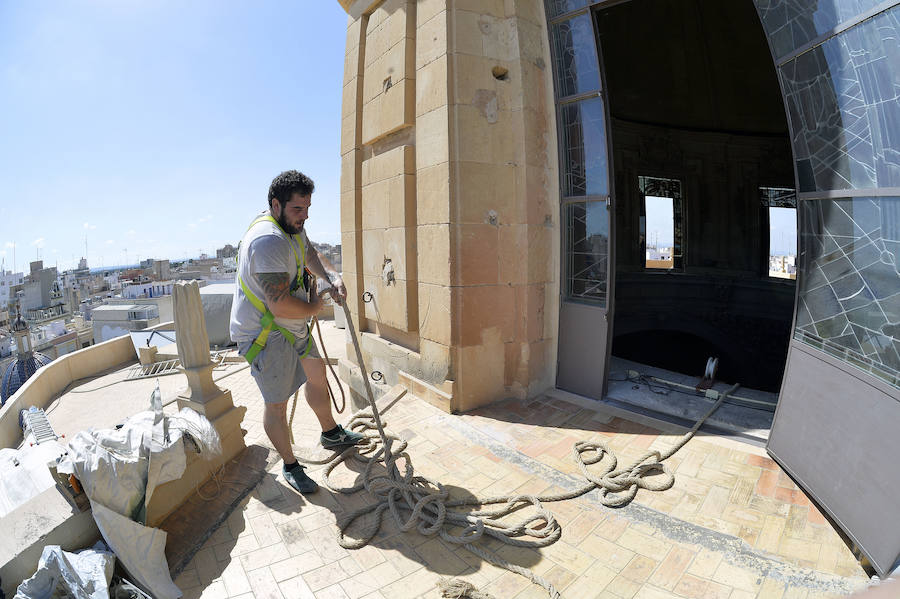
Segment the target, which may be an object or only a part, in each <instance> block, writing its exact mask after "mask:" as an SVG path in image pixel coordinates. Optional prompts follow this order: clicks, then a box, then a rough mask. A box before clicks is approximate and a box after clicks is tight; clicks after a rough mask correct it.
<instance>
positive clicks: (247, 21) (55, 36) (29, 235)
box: [0, 0, 347, 270]
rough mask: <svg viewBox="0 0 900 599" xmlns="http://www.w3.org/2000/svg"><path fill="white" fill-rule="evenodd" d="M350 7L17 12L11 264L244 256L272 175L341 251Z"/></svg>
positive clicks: (0, 226) (10, 75)
mask: <svg viewBox="0 0 900 599" xmlns="http://www.w3.org/2000/svg"><path fill="white" fill-rule="evenodd" d="M346 26H347V15H346V13H344V12H343V10H342V9H341V8H340V5H339V4H338V3H337V1H336V0H294V1H283V2H271V1H263V2H237V1H233V0H215V1H213V0H192V1H191V2H182V1H171V0H153V1H149V0H148V1H143V0H94V1H91V2H83V1H77V0H75V1H66V2H62V1H57V2H0V90H3V91H2V93H0V132H2V137H3V143H2V144H0V257H2V258H5V261H6V268H7V269H10V268H12V258H13V250H12V244H13V243H14V244H15V249H16V262H17V266H18V269H19V270H23V269H24V270H27V264H28V261H30V260H34V259H35V258H36V256H37V254H38V252H40V257H41V258H42V259H43V260H44V263H45V265H51V266H52V265H58V266H59V268H60V269H65V268H70V267H72V266H73V260H74V261H75V262H77V260H78V259H79V258H80V257H81V256H82V255H84V253H85V237H87V243H88V261H89V263H90V265H91V266H92V267H93V266H100V265H101V260H102V263H103V265H104V266H110V265H114V264H121V263H124V262H125V261H126V258H127V260H128V262H136V261H137V258H138V257H140V258H147V257H156V258H173V259H180V258H184V257H189V256H190V257H193V256H197V255H198V254H199V253H200V251H201V250H202V251H204V252H214V251H215V249H216V248H217V247H221V246H222V245H224V244H225V243H237V241H238V240H239V239H240V237H241V235H242V234H243V232H244V230H245V228H246V227H247V225H248V224H249V223H250V221H251V220H252V217H253V215H254V214H256V213H257V212H259V211H260V210H262V209H264V208H265V207H266V192H267V190H268V186H269V183H270V182H271V180H272V178H273V177H274V176H275V175H277V174H278V173H279V172H281V171H283V170H287V169H292V168H294V169H298V170H302V171H303V172H305V173H306V174H307V175H309V176H310V177H312V178H313V179H314V180H315V182H316V192H315V194H314V195H313V205H312V209H311V211H310V213H311V216H310V220H309V221H308V224H307V227H308V228H307V230H308V231H309V235H310V238H311V239H313V240H314V241H321V242H328V243H340V233H339V231H340V225H339V201H340V198H339V178H340V155H339V153H340V122H341V121H340V114H341V85H342V81H343V68H344V43H345V32H346Z"/></svg>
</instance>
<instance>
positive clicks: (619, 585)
mask: <svg viewBox="0 0 900 599" xmlns="http://www.w3.org/2000/svg"><path fill="white" fill-rule="evenodd" d="M220 385H222V386H225V387H227V388H230V389H231V391H232V393H233V396H234V398H235V403H238V404H241V405H245V406H247V407H248V412H247V416H246V418H245V421H244V428H246V429H247V430H248V434H247V443H248V444H249V443H256V444H261V445H266V446H268V445H269V443H268V440H267V439H266V437H265V434H264V432H263V429H262V422H261V419H262V400H261V399H260V397H259V394H258V391H257V389H256V386H255V384H254V382H253V380H252V378H251V377H250V376H249V372H248V371H246V370H244V371H241V372H238V373H236V374H234V375H232V376H230V377H228V378H227V379H224V380H223V381H222V382H221V383H220ZM346 416H347V414H346V413H345V415H344V417H343V418H344V419H345V420H346ZM383 416H384V420H385V422H386V426H387V428H388V429H389V430H391V431H393V432H395V433H397V434H399V435H400V436H401V437H403V438H405V439H407V440H408V441H409V448H408V449H407V452H408V454H409V456H410V460H411V462H412V464H413V466H414V468H415V471H416V474H418V475H421V476H426V477H428V478H430V479H432V480H435V481H439V482H441V483H442V484H443V485H445V486H447V487H448V488H449V489H450V492H451V497H471V496H478V497H485V496H492V495H505V494H511V493H517V494H518V493H521V494H542V493H554V492H559V491H564V490H571V489H574V488H576V487H578V486H581V485H582V484H583V479H582V478H581V475H580V472H579V471H578V468H577V466H576V465H575V463H574V461H573V460H572V457H571V453H572V445H573V443H574V442H575V441H578V440H584V439H591V440H602V441H604V442H605V443H607V444H608V445H609V447H610V448H612V449H613V450H614V451H615V452H616V453H617V454H618V456H619V465H620V466H621V465H624V464H625V463H626V462H628V461H629V460H631V459H632V458H634V457H636V456H637V455H640V454H641V453H642V452H644V451H645V450H646V449H647V448H663V447H666V446H668V444H670V443H672V442H673V441H674V440H676V439H677V438H678V437H679V436H680V434H682V433H683V432H684V431H683V430H682V429H679V428H677V427H675V426H672V425H668V424H664V423H660V422H657V421H654V420H649V419H647V418H645V417H642V416H638V415H634V414H631V413H628V412H623V411H621V410H618V409H616V408H613V407H609V406H604V405H603V404H601V403H596V402H586V401H585V400H582V399H580V398H575V397H572V396H568V395H566V394H563V393H553V394H552V395H551V396H544V397H540V398H538V399H536V400H534V401H530V402H518V401H507V402H502V403H499V404H496V405H493V406H490V407H489V408H485V409H482V410H478V411H476V412H474V413H470V414H466V415H462V416H452V415H449V414H446V413H443V412H441V411H439V410H438V409H437V408H434V407H433V406H431V405H429V404H427V403H425V402H423V401H421V400H418V399H416V398H415V397H412V396H409V395H407V396H404V397H403V398H401V399H400V400H399V401H397V402H396V403H394V404H393V405H391V406H390V407H388V409H386V410H385V411H384V413H383ZM318 432H319V431H318V429H317V427H316V426H315V425H314V419H313V417H312V414H311V412H310V411H309V410H308V408H306V407H305V406H303V405H300V404H298V409H297V415H296V417H295V420H294V434H295V438H296V441H297V451H298V455H301V454H304V453H305V454H307V455H322V451H323V450H322V449H321V448H318V449H317V448H315V447H314V446H313V444H314V443H315V440H316V439H317V438H318ZM667 464H669V467H670V468H671V469H672V470H673V471H674V474H675V484H674V486H673V487H672V488H670V489H668V490H666V491H662V492H651V491H646V490H641V491H639V492H638V494H637V497H636V499H635V500H634V501H633V502H632V503H631V504H629V505H627V506H625V507H622V508H616V509H610V508H606V507H604V506H602V505H601V504H600V503H599V501H598V499H597V492H596V491H593V492H590V493H588V494H586V495H584V496H582V497H580V498H578V499H574V500H570V501H566V502H558V503H551V504H547V507H549V508H550V509H551V510H552V512H553V513H554V515H555V517H556V519H557V520H558V521H559V522H560V523H561V525H562V527H563V534H562V538H561V540H560V541H558V542H557V543H556V544H554V545H551V546H549V547H546V548H543V549H540V550H536V549H523V548H514V547H510V546H506V545H501V544H499V543H498V542H496V541H489V542H486V543H485V546H486V548H487V549H488V550H491V551H495V552H496V553H497V554H498V555H499V556H501V557H502V558H504V559H507V560H509V561H510V562H513V563H515V564H518V565H520V566H525V567H528V568H531V569H532V570H533V571H534V572H536V573H537V574H539V575H541V576H543V577H545V578H546V579H548V580H550V581H552V582H553V584H554V585H556V587H557V588H558V589H560V590H561V591H562V595H563V597H565V598H566V599H582V598H584V599H586V598H602V599H632V598H635V599H662V598H667V597H669V598H690V599H706V598H712V599H716V598H722V599H750V598H759V599H770V598H771V599H804V598H805V599H812V598H819V597H843V596H845V595H846V594H847V593H849V592H851V591H853V590H855V589H858V588H860V587H862V586H865V583H866V578H865V575H864V573H863V571H862V569H861V568H860V566H859V565H858V563H857V562H856V560H855V559H854V558H853V556H852V555H851V554H850V552H849V550H848V549H847V548H846V546H845V545H844V544H843V542H842V541H841V540H840V538H839V537H838V535H837V534H836V533H835V532H834V530H833V529H832V527H831V526H830V525H829V524H828V522H827V521H826V520H825V519H824V518H823V517H822V515H821V514H819V512H818V511H817V510H816V509H815V508H814V507H813V506H812V505H811V504H810V503H809V501H808V500H807V499H806V497H805V496H804V495H803V493H802V492H801V491H800V490H799V489H798V488H797V487H796V486H794V485H793V483H792V482H791V481H790V479H788V478H787V477H786V476H785V474H784V473H783V472H781V471H780V469H779V468H778V466H777V465H776V464H775V463H774V462H772V461H771V460H769V459H768V458H767V457H766V455H765V452H764V451H763V450H762V449H759V448H756V447H753V446H750V445H746V444H742V443H739V442H736V441H732V440H728V439H723V438H719V437H712V436H705V435H699V436H697V437H696V438H694V439H693V440H692V441H691V442H690V443H688V445H687V446H686V447H684V448H683V449H682V450H681V451H680V452H679V453H678V454H676V455H675V456H674V457H672V458H671V459H670V460H668V462H667ZM280 469H281V465H280V463H278V464H276V465H275V466H273V467H272V469H271V470H270V473H269V475H268V476H267V477H266V478H264V480H263V482H262V483H261V484H260V485H259V486H257V487H256V489H255V490H254V491H253V493H252V495H251V496H250V497H248V498H247V499H246V500H245V501H244V502H243V503H242V504H241V506H240V507H239V508H238V510H236V511H235V512H234V513H232V514H231V516H230V517H229V518H228V520H227V522H226V524H225V525H223V526H222V527H220V528H219V529H218V530H217V531H216V532H215V533H214V534H213V536H212V537H211V538H210V539H209V540H208V541H207V542H206V543H205V544H204V545H203V547H202V548H201V549H200V550H199V551H198V553H197V554H196V555H195V557H194V558H193V560H192V561H191V562H190V564H189V565H188V567H187V568H186V569H185V570H184V572H182V574H181V575H180V576H179V577H178V579H177V580H176V582H177V583H178V585H179V586H180V587H181V588H182V589H183V590H184V592H185V596H186V597H188V598H196V597H203V598H212V597H223V598H226V597H227V598H234V597H237V598H241V599H245V598H247V599H249V598H251V597H255V598H256V599H262V598H267V599H268V598H279V599H281V598H283V599H298V598H313V597H315V598H316V599H336V598H351V599H356V598H367V599H375V598H384V599H404V598H412V597H439V593H438V591H437V590H436V588H435V583H436V582H437V581H438V580H439V579H441V578H444V577H452V576H460V577H462V578H463V579H465V580H468V581H470V582H472V583H473V584H475V585H476V586H477V587H478V588H480V589H481V590H483V591H486V592H488V593H491V594H493V595H494V596H495V597H496V598H497V599H507V598H512V597H515V598H518V599H527V598H532V597H535V598H537V597H545V596H546V593H545V592H544V591H543V589H541V588H540V587H538V586H536V585H532V584H530V583H529V582H528V581H527V580H525V579H524V578H522V577H521V576H518V575H515V574H512V573H509V572H506V571H505V570H502V569H500V568H497V567H495V566H493V565H491V564H489V563H486V562H485V561H484V560H483V559H481V558H480V557H477V556H475V555H473V554H472V553H469V552H468V551H466V550H465V549H463V548H461V547H459V546H453V545H450V544H448V543H446V542H445V541H443V540H441V539H439V538H437V537H426V536H422V535H420V534H419V533H418V532H415V531H413V532H406V533H404V532H400V531H399V528H398V527H397V525H396V524H395V523H394V522H393V521H390V520H389V519H386V521H385V523H384V525H383V528H382V530H381V532H380V533H379V534H378V535H377V536H376V538H375V539H373V542H372V543H371V544H369V545H368V546H366V547H364V548H362V549H359V550H353V551H350V550H346V549H343V548H342V547H340V546H339V545H338V543H337V540H336V532H337V528H336V525H335V522H336V520H337V518H339V517H340V516H341V515H342V514H346V513H347V512H349V511H352V510H354V509H356V508H358V507H360V506H362V505H364V504H365V503H367V502H368V501H370V499H371V498H370V497H369V496H368V494H367V493H365V492H362V493H358V494H356V495H349V496H348V495H340V494H333V493H331V492H329V491H328V490H327V489H324V488H323V489H321V490H320V491H319V492H318V493H316V494H314V495H311V496H309V497H301V496H300V495H297V494H296V493H294V492H293V491H292V490H291V489H290V488H288V487H287V486H285V484H284V483H283V481H282V479H281V476H280ZM321 472H322V469H321V467H317V468H315V469H312V470H311V473H312V476H313V478H317V479H318V480H320V481H321ZM357 476H359V474H358V473H357V472H355V471H350V470H348V469H346V468H343V467H342V468H340V469H338V470H337V471H336V472H335V474H334V476H333V477H332V478H333V480H334V481H336V483H337V484H339V485H344V484H349V483H350V482H351V481H354V480H356V477H357ZM512 518H513V519H516V516H512ZM351 533H352V529H351Z"/></svg>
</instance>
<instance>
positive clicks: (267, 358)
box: [238, 331, 321, 404]
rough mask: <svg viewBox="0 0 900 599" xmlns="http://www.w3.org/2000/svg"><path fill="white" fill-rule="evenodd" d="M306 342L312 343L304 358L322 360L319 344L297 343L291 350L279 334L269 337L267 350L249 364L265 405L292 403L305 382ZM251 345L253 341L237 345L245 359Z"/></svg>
mask: <svg viewBox="0 0 900 599" xmlns="http://www.w3.org/2000/svg"><path fill="white" fill-rule="evenodd" d="M307 342H309V343H310V348H309V353H308V354H306V355H305V356H304V358H319V359H321V356H320V355H319V350H318V348H317V347H316V343H315V341H312V338H311V337H307V338H306V339H302V340H300V339H298V340H297V341H296V342H295V343H294V345H293V346H291V344H290V343H288V341H287V339H285V338H284V337H283V336H282V335H281V333H279V332H278V331H272V333H271V334H270V335H269V339H268V340H267V341H266V346H265V347H264V348H263V349H262V350H261V351H260V352H259V353H258V354H257V355H256V357H255V358H254V359H253V363H252V364H250V374H252V375H253V379H254V380H255V381H256V385H257V386H258V387H259V391H260V393H262V396H263V400H264V401H265V402H266V403H272V404H275V403H283V402H285V401H287V400H289V399H290V398H291V396H292V395H293V394H294V391H296V390H297V389H299V388H300V386H301V385H302V384H303V383H305V382H306V373H305V372H303V365H302V364H301V363H300V354H302V353H303V352H304V351H305V350H306V344H307ZM252 344H253V342H252V341H245V342H244V343H240V344H238V353H239V354H240V355H242V356H243V355H244V354H246V353H247V351H248V350H249V349H250V346H251V345H252Z"/></svg>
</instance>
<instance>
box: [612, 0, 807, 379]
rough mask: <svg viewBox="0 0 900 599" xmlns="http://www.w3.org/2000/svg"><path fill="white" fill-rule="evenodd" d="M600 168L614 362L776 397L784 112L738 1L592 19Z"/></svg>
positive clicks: (788, 254)
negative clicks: (709, 363) (608, 237)
mask: <svg viewBox="0 0 900 599" xmlns="http://www.w3.org/2000/svg"><path fill="white" fill-rule="evenodd" d="M595 18H596V21H597V32H598V36H599V48H600V51H601V61H602V64H603V69H604V72H605V81H604V85H605V89H606V90H607V94H606V95H607V98H608V102H609V112H610V117H611V118H610V122H611V131H610V136H611V149H612V156H613V161H614V171H613V172H614V195H613V198H614V199H613V201H614V202H615V215H616V216H615V230H614V239H613V244H614V260H615V273H616V277H615V287H614V290H615V291H614V292H615V308H614V314H615V320H614V323H613V333H614V340H613V349H612V353H613V355H615V356H619V357H622V358H627V359H629V360H634V361H637V362H641V363H643V364H647V365H651V366H657V367H661V368H666V369H669V370H674V371H677V372H681V373H685V374H697V375H700V374H702V373H703V370H704V366H705V364H706V360H707V358H708V357H711V356H715V357H718V358H719V371H718V378H719V379H720V380H723V381H727V382H739V383H741V384H742V385H744V386H746V387H752V388H756V389H762V390H766V391H774V392H777V391H778V389H779V386H780V384H781V378H782V375H783V372H784V366H785V359H786V355H787V345H788V341H789V337H790V327H791V319H792V314H793V304H794V290H795V281H794V277H796V274H795V273H796V263H795V261H796V258H795V255H796V253H797V252H796V199H795V196H794V193H793V189H792V188H793V187H794V173H793V167H792V157H791V147H790V140H789V133H788V126H787V121H786V117H785V111H784V104H783V102H782V97H781V93H780V89H779V84H778V80H777V78H776V72H775V69H774V67H773V64H772V58H771V55H770V53H769V49H768V46H767V44H766V40H765V36H764V33H763V29H762V27H761V25H760V22H759V18H758V16H757V14H756V11H755V8H754V6H753V3H752V1H751V0H733V1H728V2H723V1H722V0H633V1H631V2H625V3H622V4H619V5H616V6H613V7H611V8H607V9H604V10H601V11H598V12H596V13H595Z"/></svg>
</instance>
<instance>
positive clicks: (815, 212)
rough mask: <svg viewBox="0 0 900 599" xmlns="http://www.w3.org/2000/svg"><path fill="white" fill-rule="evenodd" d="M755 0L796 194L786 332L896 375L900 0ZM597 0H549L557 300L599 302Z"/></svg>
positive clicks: (601, 160) (604, 226)
mask: <svg viewBox="0 0 900 599" xmlns="http://www.w3.org/2000/svg"><path fill="white" fill-rule="evenodd" d="M753 2H754V4H755V5H756V9H757V12H758V14H759V17H760V21H761V23H762V26H763V28H764V30H765V32H766V34H767V37H768V40H769V46H770V49H771V52H772V57H773V62H774V65H775V66H774V68H776V69H777V72H778V76H779V78H780V80H781V85H782V91H783V93H784V101H785V106H786V107H787V112H788V119H789V126H790V131H791V142H792V147H793V152H794V159H795V161H796V171H797V184H798V191H799V192H800V206H799V213H800V246H799V248H798V249H799V255H800V256H799V257H800V261H799V262H800V263H799V273H798V305H797V319H796V326H795V331H794V337H795V338H796V339H798V340H801V341H803V342H804V343H807V344H809V345H811V346H814V347H816V348H818V349H820V350H822V351H825V352H827V353H829V354H831V355H834V356H836V357H838V358H840V359H841V360H843V361H844V362H846V363H848V364H852V365H854V366H856V367H858V368H861V369H863V370H865V371H866V372H869V373H871V374H873V375H875V376H877V377H879V378H881V379H883V380H885V381H888V382H889V383H891V384H892V385H894V386H897V387H900V2H896V1H895V2H884V1H881V0H818V1H813V0H753ZM604 4H608V2H602V1H601V2H591V1H588V0H546V8H547V16H548V18H549V19H550V27H549V30H550V38H551V39H550V45H551V49H552V53H553V61H554V80H555V83H556V98H557V119H558V129H559V146H560V147H559V157H560V161H559V163H560V171H561V172H560V179H561V180H560V191H561V197H562V202H563V208H564V209H563V211H562V214H563V215H565V216H564V218H565V219H566V223H565V227H564V230H565V231H566V232H567V234H566V235H565V242H564V245H565V247H564V248H563V251H564V256H565V258H564V264H565V276H566V280H565V282H564V285H563V289H564V293H565V296H566V299H570V300H582V301H588V302H591V303H595V304H600V305H605V303H606V296H605V293H606V291H605V290H606V280H605V278H606V276H607V274H606V273H607V269H606V268H605V267H604V268H600V267H599V266H598V265H599V264H600V263H601V262H603V263H604V265H605V261H606V253H605V248H606V241H607V239H608V235H609V225H608V220H609V219H608V218H607V219H596V218H595V219H587V218H586V215H589V214H591V213H597V208H598V207H597V206H593V207H592V206H591V205H590V204H591V203H592V202H598V201H603V200H606V199H607V198H608V197H609V182H608V180H607V179H608V170H609V169H608V160H609V157H608V149H607V142H606V136H607V131H606V126H605V119H606V115H605V107H604V97H603V92H602V90H601V87H602V86H601V81H602V74H601V71H600V66H599V61H598V58H597V52H598V50H597V42H596V37H595V36H596V33H595V32H594V31H593V28H594V24H593V22H592V17H591V12H590V10H589V8H590V7H591V6H592V5H597V6H602V5H604ZM748 26H755V25H748ZM842 196H846V197H842ZM589 221H590V222H591V223H592V226H587V223H588V222H589ZM601 247H602V248H604V250H603V252H602V253H601V251H600V249H599V248H601Z"/></svg>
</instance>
